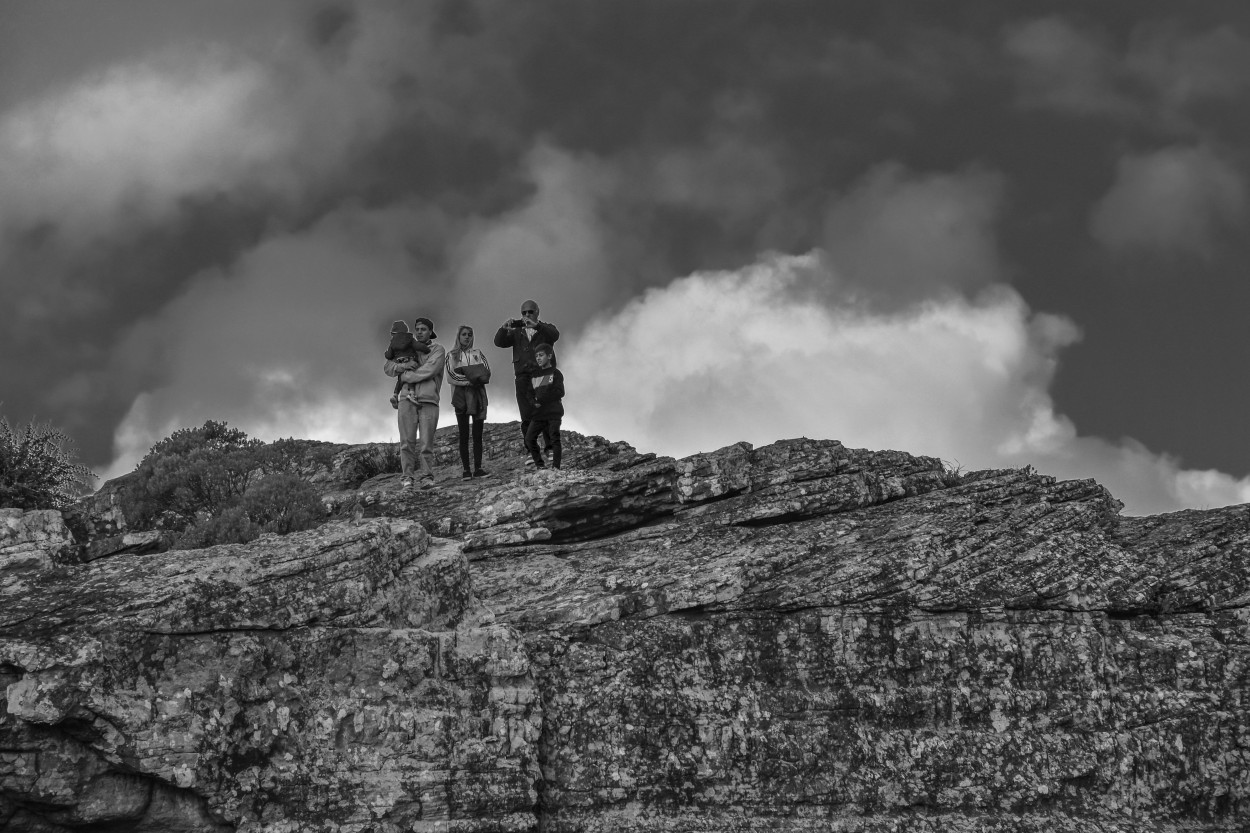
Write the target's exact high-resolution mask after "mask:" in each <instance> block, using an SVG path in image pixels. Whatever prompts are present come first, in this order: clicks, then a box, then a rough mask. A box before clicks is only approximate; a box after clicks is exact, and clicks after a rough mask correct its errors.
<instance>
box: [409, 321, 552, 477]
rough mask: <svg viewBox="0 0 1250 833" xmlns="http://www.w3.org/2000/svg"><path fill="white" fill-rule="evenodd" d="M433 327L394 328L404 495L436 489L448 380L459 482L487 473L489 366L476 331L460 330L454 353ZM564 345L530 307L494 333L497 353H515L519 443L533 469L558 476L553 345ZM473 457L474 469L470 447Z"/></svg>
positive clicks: (421, 323)
mask: <svg viewBox="0 0 1250 833" xmlns="http://www.w3.org/2000/svg"><path fill="white" fill-rule="evenodd" d="M436 338H438V334H437V333H435V332H434V322H433V321H431V320H430V319H429V318H417V319H416V320H414V321H413V324H412V328H411V329H409V327H408V324H407V323H406V322H404V321H396V322H395V323H394V324H393V325H392V326H391V342H390V345H389V346H388V347H387V349H386V353H385V356H386V365H385V368H384V369H385V371H386V375H388V376H393V377H395V391H394V393H393V394H391V405H392V407H394V408H396V409H397V410H398V412H399V414H398V418H399V459H400V465H401V466H402V468H403V479H402V480H401V483H402V484H403V486H404V487H405V488H407V487H410V486H412V485H414V475H415V476H418V477H419V480H418V481H417V485H419V486H420V487H421V488H429V487H430V486H433V485H434V432H435V431H437V430H438V410H439V400H440V396H439V395H440V392H441V389H442V386H443V379H444V375H445V376H446V379H447V383H448V384H449V385H451V388H452V395H451V404H452V407H453V408H454V409H455V412H456V425H457V426H458V428H459V441H460V462H461V465H462V466H463V468H464V471H463V473H462V475H461V476H462V477H463V478H464V479H466V480H469V479H471V478H474V477H485V476H487V474H488V472H487V471H486V470H485V469H483V468H482V425H483V423H485V422H486V406H487V401H488V397H487V394H486V386H487V384H488V383H489V382H490V375H491V370H490V362H488V361H487V360H486V355H485V354H484V353H483V352H482V351H481V350H480V349H479V348H477V347H474V345H473V328H472V327H470V326H469V325H467V324H461V325H460V328H459V330H457V331H456V338H455V343H454V344H453V346H452V348H451V351H450V352H448V351H446V350H445V349H444V348H443V346H442V345H441V344H439V343H438V342H436V341H434V339H436ZM559 338H560V331H559V330H558V329H557V328H556V326H555V325H554V324H551V323H548V322H546V321H541V320H540V319H539V310H538V304H537V303H536V302H534V301H531V300H526V301H525V302H524V303H522V304H521V317H520V318H509V319H508V320H506V321H504V322H503V324H502V325H501V326H500V327H499V329H498V330H496V331H495V338H494V343H495V346H496V347H500V348H508V347H510V348H512V372H513V377H514V381H515V385H516V403H517V410H518V411H520V414H521V436H522V438H523V442H524V444H525V450H526V452H527V453H528V454H529V455H530V459H531V461H532V462H533V464H534V465H535V466H536V467H537V468H540V469H543V468H547V460H548V459H550V461H551V462H550V465H551V468H553V469H559V468H560V462H561V447H560V421H561V419H562V418H563V417H564V404H563V401H562V400H563V399H564V374H562V373H561V372H560V370H559V369H558V368H557V367H556V354H555V349H554V347H553V346H552V345H554V344H555V342H556V341H558V340H559ZM470 437H472V441H473V443H472V445H473V456H472V464H471V465H470V457H469V440H470Z"/></svg>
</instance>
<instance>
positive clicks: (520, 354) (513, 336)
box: [495, 321, 560, 376]
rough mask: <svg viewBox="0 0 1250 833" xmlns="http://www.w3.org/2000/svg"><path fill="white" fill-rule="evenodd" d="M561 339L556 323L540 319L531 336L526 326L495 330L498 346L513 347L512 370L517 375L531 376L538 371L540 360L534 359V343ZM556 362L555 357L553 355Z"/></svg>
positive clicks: (552, 341)
mask: <svg viewBox="0 0 1250 833" xmlns="http://www.w3.org/2000/svg"><path fill="white" fill-rule="evenodd" d="M559 340H560V331H559V330H557V329H556V325H555V324H548V323H547V322H546V321H539V322H538V326H536V327H535V328H534V337H533V338H530V337H529V335H528V334H527V333H526V332H525V328H524V327H516V328H513V327H500V328H499V329H498V330H497V331H496V332H495V346H496V347H511V348H512V372H513V373H514V374H516V375H517V376H529V375H530V374H532V373H535V372H537V370H538V362H536V361H534V345H535V344H550V345H552V347H553V348H554V347H555V343H556V342H557V341H559ZM552 361H553V363H554V361H555V357H554V356H553V357H552Z"/></svg>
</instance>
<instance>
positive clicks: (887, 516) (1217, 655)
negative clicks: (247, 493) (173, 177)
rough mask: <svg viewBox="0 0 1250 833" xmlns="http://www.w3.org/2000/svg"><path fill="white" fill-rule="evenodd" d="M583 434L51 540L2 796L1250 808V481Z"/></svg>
mask: <svg viewBox="0 0 1250 833" xmlns="http://www.w3.org/2000/svg"><path fill="white" fill-rule="evenodd" d="M492 427H493V426H492ZM508 429H510V430H511V431H515V427H513V426H507V427H503V428H498V429H496V435H495V437H496V438H497V439H498V440H499V441H504V439H505V438H506V437H508V436H509V434H508V433H504V432H505V431H507V430H508ZM568 448H569V452H570V453H569V457H570V460H569V470H566V471H565V472H562V473H554V472H530V471H527V470H525V469H524V468H523V467H522V466H521V460H522V459H523V458H520V457H519V455H517V456H516V457H515V460H513V461H512V463H511V465H507V466H504V465H500V464H501V463H502V462H504V461H503V460H500V459H497V460H496V461H495V463H494V464H493V465H494V468H495V469H496V471H497V476H496V477H495V478H492V479H490V480H488V481H485V482H483V481H469V482H463V483H462V482H460V481H458V480H456V479H453V478H452V477H450V476H445V477H444V479H443V481H442V482H441V483H440V485H439V487H438V488H437V489H435V490H434V491H427V492H412V491H400V490H397V489H394V488H393V485H394V480H395V478H394V476H393V475H386V474H384V475H382V476H380V477H374V478H371V479H369V480H366V481H365V482H364V483H361V484H359V485H357V486H355V487H352V488H347V486H349V485H350V484H346V483H344V482H343V481H341V480H340V481H337V482H335V481H333V479H329V480H327V482H326V488H327V489H328V491H327V493H326V495H325V500H326V503H327V505H328V506H329V507H331V508H332V509H333V510H334V511H336V512H338V513H340V514H343V515H347V514H352V515H354V516H360V515H361V514H364V515H368V516H371V517H370V518H369V519H366V520H363V521H360V522H356V523H352V522H344V521H335V522H332V523H331V524H329V525H327V526H325V527H322V528H321V529H320V530H317V531H314V532H309V533H302V534H299V535H296V536H290V537H288V538H285V539H282V538H272V537H268V538H264V539H261V540H260V541H258V542H255V543H254V544H252V545H249V546H247V547H217V548H211V549H208V550H204V551H199V552H192V553H165V554H149V555H133V554H131V555H114V556H109V557H106V558H102V559H99V560H97V561H94V562H92V563H91V564H88V565H81V564H68V563H66V559H65V557H64V552H65V550H66V545H65V543H64V541H61V542H60V543H56V544H49V547H50V548H51V549H54V550H58V551H59V552H61V553H62V555H60V556H58V557H56V558H53V557H51V556H49V558H48V559H47V560H46V561H43V562H39V563H37V564H36V563H33V562H30V561H29V559H27V560H26V561H25V562H23V563H24V564H25V566H24V567H22V570H23V571H25V572H23V573H22V575H23V578H22V579H21V581H22V592H21V593H20V594H14V593H10V592H8V591H7V590H5V589H4V588H5V585H4V584H3V582H2V581H0V684H3V685H5V686H6V687H7V692H8V706H7V713H6V714H5V716H4V720H3V722H0V819H5V818H6V814H7V819H8V823H9V829H14V830H70V829H75V828H76V827H77V828H80V829H81V828H84V827H85V826H87V825H90V824H94V825H97V828H93V829H104V826H105V825H110V824H111V825H115V827H113V828H110V829H118V830H122V829H136V830H137V829H168V830H240V831H261V830H264V831H286V830H301V831H303V830H309V831H322V830H324V831H331V830H334V831H364V830H378V831H383V830H386V831H391V830H396V831H397V830H435V829H445V830H542V831H548V833H556V831H609V830H611V831H708V833H711V831H737V830H741V831H746V830H759V829H765V828H767V829H774V830H780V831H815V830H821V831H1004V833H1005V831H1016V832H1019V833H1023V831H1039V832H1040V831H1043V830H1046V831H1051V830H1057V831H1088V830H1099V831H1123V832H1124V833H1128V831H1217V830H1218V831H1234V830H1244V829H1246V825H1247V824H1248V823H1250V821H1248V820H1250V705H1248V704H1247V703H1246V702H1245V697H1246V695H1245V692H1246V690H1247V684H1248V683H1250V612H1248V611H1250V565H1248V563H1247V552H1248V550H1250V510H1248V508H1247V507H1231V508H1228V509H1220V510H1211V511H1204V512H1182V513H1176V514H1172V515H1164V516H1156V517H1150V518H1128V517H1122V516H1121V515H1120V514H1119V509H1120V507H1119V504H1118V502H1117V501H1115V499H1114V498H1113V497H1112V496H1111V495H1109V494H1108V493H1107V492H1106V491H1105V490H1103V489H1102V488H1101V487H1099V486H1098V485H1097V484H1095V483H1092V482H1089V481H1068V482H1058V481H1056V480H1054V479H1053V478H1050V477H1046V476H1044V475H1041V474H1038V473H1036V472H1033V471H1032V470H1027V469H1026V470H1012V471H990V472H977V473H972V474H963V475H959V474H955V473H952V472H950V471H948V470H946V468H945V467H943V466H942V464H941V463H940V461H937V460H934V459H932V458H924V457H913V456H911V455H907V454H902V453H899V452H868V451H860V450H854V449H847V448H844V447H843V446H842V445H841V444H839V443H837V442H832V441H824V442H817V441H809V440H794V441H787V442H782V443H777V444H775V445H771V446H768V447H765V448H761V449H752V448H751V447H750V446H748V445H746V444H739V445H735V446H730V447H728V448H725V449H721V450H720V451H718V452H715V453H711V454H704V455H695V456H693V457H690V458H686V459H683V460H672V459H668V458H657V457H654V456H653V455H646V454H638V453H637V452H635V451H634V450H633V449H632V448H630V447H628V446H627V445H625V444H622V443H609V442H607V441H606V440H602V439H600V438H584V437H578V436H577V435H571V436H570V437H569V443H568ZM355 453H358V452H354V451H351V450H347V451H343V452H341V454H342V455H343V456H342V457H341V458H340V457H337V456H336V457H335V458H334V459H336V460H340V462H339V463H338V467H339V469H340V470H356V471H361V470H367V468H368V467H367V466H366V467H363V468H362V467H359V466H355V465H354V464H353V463H352V462H351V460H352V459H353V458H352V455H353V454H355ZM359 453H370V454H376V453H377V452H376V451H367V452H359ZM427 530H428V532H430V533H433V535H434V536H435V537H431V536H430V535H429V534H427ZM54 539H56V536H55V535H52V536H51V537H49V538H47V539H46V540H49V541H52V540H54ZM0 552H3V551H2V550H0ZM32 570H34V571H35V573H34V575H33V578H32V574H31V572H30V571H32ZM40 825H43V826H40ZM124 825H130V826H124ZM145 825H146V826H145Z"/></svg>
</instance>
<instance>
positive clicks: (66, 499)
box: [0, 416, 95, 511]
mask: <svg viewBox="0 0 1250 833" xmlns="http://www.w3.org/2000/svg"><path fill="white" fill-rule="evenodd" d="M72 443H73V441H72V440H71V439H70V438H69V437H68V436H67V435H65V434H64V433H62V432H60V431H58V430H57V429H55V428H53V427H52V426H51V425H46V424H45V425H38V424H36V423H34V422H28V423H27V424H26V426H25V427H24V428H22V429H21V430H20V431H19V430H15V429H14V428H13V426H11V425H10V424H9V420H8V419H7V418H6V417H3V416H0V508H6V509H24V510H27V511H30V510H32V509H64V508H66V507H67V506H69V505H70V504H71V503H73V502H74V500H75V499H76V498H77V497H78V496H79V495H80V494H82V493H84V492H85V491H89V489H90V483H91V481H92V480H94V479H95V474H94V473H92V471H91V469H89V468H87V467H86V466H82V465H79V464H78V463H77V462H76V457H77V455H76V454H75V453H74V451H73V449H72V448H70V446H71V445H72Z"/></svg>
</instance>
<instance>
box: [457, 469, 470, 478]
mask: <svg viewBox="0 0 1250 833" xmlns="http://www.w3.org/2000/svg"><path fill="white" fill-rule="evenodd" d="M460 479H461V480H472V479H473V472H471V471H469V470H468V469H465V470H464V472H463V473H462V474H461V475H460Z"/></svg>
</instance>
